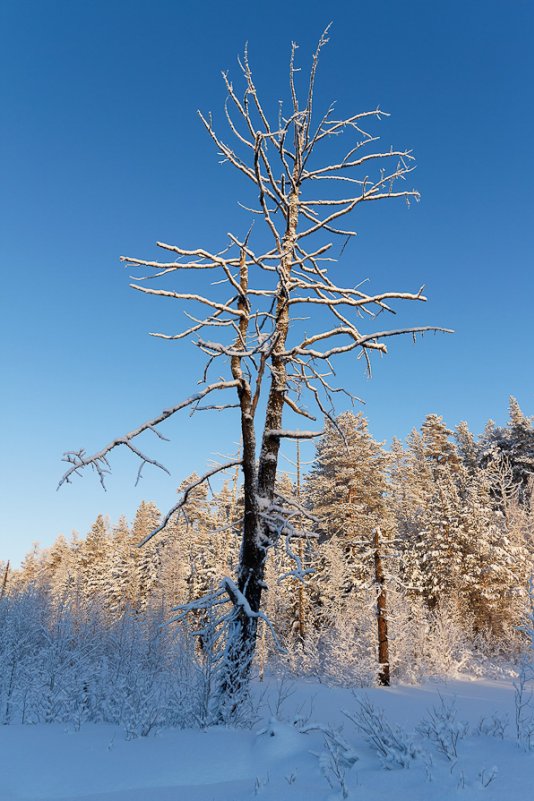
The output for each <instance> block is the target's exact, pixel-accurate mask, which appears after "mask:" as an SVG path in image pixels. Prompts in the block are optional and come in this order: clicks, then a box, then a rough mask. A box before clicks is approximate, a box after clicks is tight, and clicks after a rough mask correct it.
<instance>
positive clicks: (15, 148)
mask: <svg viewBox="0 0 534 801" xmlns="http://www.w3.org/2000/svg"><path fill="white" fill-rule="evenodd" d="M331 19H332V20H333V23H334V24H333V27H332V33H331V41H330V44H329V45H328V47H327V48H326V49H325V51H324V54H323V57H322V61H321V64H320V71H319V79H318V103H319V104H321V103H323V104H325V105H326V104H327V103H329V102H330V101H331V100H332V99H335V100H337V101H338V108H339V109H340V110H343V111H346V112H347V114H349V113H352V112H355V111H361V110H364V109H369V108H375V107H376V106H377V105H380V107H381V108H383V109H384V110H386V111H388V112H390V113H391V115H392V116H391V117H390V118H389V119H388V120H387V122H384V123H382V124H381V127H380V134H381V136H382V141H383V143H384V144H386V145H387V146H389V145H390V144H393V145H395V146H396V147H410V148H413V150H414V153H415V155H416V158H417V165H418V166H417V171H416V173H415V174H414V184H415V185H416V186H417V188H418V189H419V190H420V191H421V193H422V201H421V203H419V204H417V205H416V206H412V207H411V208H410V209H406V207H405V206H404V205H402V204H399V205H395V206H394V205H393V204H386V205H387V206H388V208H385V207H384V204H376V205H377V206H380V208H379V209H378V208H377V209H373V210H372V211H371V212H367V211H366V213H364V214H362V215H361V216H359V217H358V218H355V220H354V225H355V227H356V229H357V230H358V233H359V235H358V238H357V240H356V241H354V242H352V243H351V245H350V247H349V248H347V250H346V251H345V254H344V257H343V261H342V262H341V263H340V265H339V268H338V269H339V270H340V271H341V274H343V275H344V276H350V280H351V281H352V282H353V283H356V282H357V281H358V280H361V279H364V278H369V281H370V283H369V286H371V287H373V288H374V289H377V290H379V289H384V288H385V289H404V290H407V291H410V290H415V289H417V288H418V287H419V286H420V285H421V284H422V283H424V284H426V287H427V293H428V295H429V298H430V301H431V302H430V303H428V304H426V305H424V306H421V307H418V308H415V307H414V306H409V307H405V308H404V309H403V310H402V314H400V315H399V318H400V319H399V322H401V323H402V324H406V325H408V324H411V325H420V324H426V323H430V324H435V325H445V326H448V327H451V328H454V329H455V330H456V334H455V335H454V336H447V337H445V336H442V337H437V336H429V337H426V338H425V339H424V340H423V341H422V342H421V341H420V342H418V344H417V345H415V346H414V345H412V344H411V342H407V341H405V342H400V341H396V342H394V343H392V344H391V347H390V355H389V356H388V357H387V358H386V359H382V360H381V361H380V362H378V363H376V365H375V370H374V377H373V379H372V380H371V381H369V380H368V379H367V378H366V377H365V374H364V371H363V369H360V368H358V367H356V368H355V366H354V363H353V362H351V363H350V364H347V365H346V366H345V365H344V366H343V367H342V368H341V370H340V378H341V380H343V381H344V382H345V383H347V385H348V386H350V388H351V389H352V390H353V391H354V392H355V393H356V394H358V395H360V396H362V397H363V398H364V399H365V401H366V406H365V407H364V412H365V413H366V414H367V416H368V417H369V420H370V428H371V430H372V431H373V433H374V434H375V436H376V437H377V438H378V439H385V440H389V439H390V438H391V436H393V435H398V436H400V437H404V436H406V434H407V433H408V432H409V431H410V429H411V428H412V427H413V426H416V425H420V423H421V422H422V420H423V418H424V416H425V414H427V413H428V412H436V413H438V414H442V415H443V416H444V418H445V420H446V421H447V422H448V424H449V425H450V426H454V425H456V424H457V423H458V422H459V421H460V420H462V419H466V420H467V421H468V423H469V424H470V426H471V428H472V429H473V430H474V431H480V430H481V429H482V427H483V426H484V423H485V422H486V420H487V419H488V418H490V417H491V418H494V419H496V420H497V421H498V422H504V421H505V419H506V408H507V398H508V395H509V394H514V395H516V396H517V398H518V399H519V402H520V404H521V405H522V406H523V409H524V411H525V412H526V413H528V414H534V398H533V389H534V372H533V370H532V364H533V355H534V353H533V351H534V347H533V335H532V312H531V303H532V294H533V290H534V279H533V271H532V254H533V241H532V240H533V236H534V234H533V231H534V226H533V224H532V218H533V211H534V209H533V206H534V203H533V199H532V198H533V190H532V186H533V179H534V162H533V155H532V142H533V140H534V111H533V105H532V85H533V79H534V49H533V48H532V41H533V37H534V6H533V5H532V3H531V2H529V0H524V1H522V0H506V1H505V0H502V1H501V2H492V0H484V1H483V0H470V2H465V0H463V1H462V2H460V1H458V0H452V1H449V2H447V3H442V4H439V5H438V4H435V3H429V2H428V1H427V0H405V2H403V3H399V2H393V0H387V1H381V0H375V2H373V3H363V2H358V1H357V0H352V2H337V3H335V4H333V5H332V4H329V7H328V8H327V4H326V3H318V2H311V1H310V0H307V1H305V0H296V2H292V3H287V2H279V0H274V2H270V3H261V4H260V3H254V2H241V0H239V2H230V3H226V4H221V3H213V2H204V3H198V4H186V3H181V2H177V1H176V2H167V1H165V0H151V1H150V2H149V1H148V0H142V1H138V0H107V1H106V2H99V0H93V2H83V1H82V0H77V2H72V0H70V1H68V2H67V1H65V0H59V1H55V0H35V1H34V2H28V0H16V1H14V0H3V2H2V4H1V5H0V92H1V106H0V117H1V125H0V215H1V220H2V225H1V231H0V266H1V269H2V292H1V304H2V310H1V312H2V313H1V319H0V326H1V328H2V331H1V334H2V336H1V347H2V379H3V380H2V394H1V405H2V414H1V420H2V440H1V441H2V448H1V451H0V486H1V487H2V517H1V519H2V528H1V530H0V559H1V558H4V559H6V558H11V559H13V560H14V561H15V562H17V561H18V560H19V559H20V558H21V557H22V556H23V554H24V553H25V552H26V551H27V550H28V548H29V547H30V545H31V543H32V541H34V540H39V541H40V542H41V543H42V544H43V545H47V544H50V542H51V541H52V540H53V539H54V538H55V536H56V535H57V534H58V533H59V532H63V533H65V534H67V535H68V534H69V533H70V531H71V530H72V529H77V530H78V531H80V533H81V534H84V533H85V532H86V531H87V530H88V528H89V527H90V525H91V522H92V521H93V520H94V518H95V517H96V515H97V514H98V513H99V512H103V513H107V514H109V515H110V517H111V519H112V520H114V519H116V518H117V517H118V516H119V514H121V513H123V512H124V513H125V514H127V515H128V516H129V517H131V516H132V515H133V513H134V511H135V508H136V506H137V505H138V503H139V501H140V500H141V499H142V498H147V499H154V500H156V502H157V503H158V504H159V505H160V508H162V509H165V508H168V507H169V506H170V505H172V503H173V502H174V498H175V488H176V486H177V485H178V483H179V482H180V481H181V479H182V478H183V477H184V475H186V474H188V473H190V472H192V471H193V470H197V471H202V470H203V468H204V466H205V465H206V463H207V462H208V460H209V458H210V456H212V455H213V454H215V453H217V452H221V451H222V452H229V451H231V450H232V449H233V447H234V443H235V442H236V441H237V439H238V432H237V429H235V427H234V426H233V419H232V418H231V417H230V416H228V417H225V418H224V419H223V418H222V416H221V415H218V416H217V415H216V416H215V417H211V418H210V417H209V415H204V416H203V415H201V414H199V415H197V416H196V417H194V418H189V417H187V416H184V417H182V418H180V419H176V420H175V421H174V422H173V423H172V424H169V425H168V426H167V428H166V429H165V433H166V434H168V436H170V437H171V442H170V443H168V444H166V445H165V446H162V447H159V446H158V447H156V451H155V452H156V453H158V454H159V455H160V456H161V457H162V458H164V460H165V462H166V464H167V465H168V466H169V468H170V469H171V472H172V476H171V477H170V478H169V477H167V476H164V475H163V474H160V473H157V472H155V471H149V470H147V471H146V474H145V475H146V477H145V479H144V480H143V482H142V483H141V486H140V487H137V488H134V486H133V485H134V479H135V474H136V465H135V464H134V462H133V461H132V460H131V459H130V458H128V457H127V456H125V455H120V454H117V457H116V458H115V460H114V462H113V467H114V473H113V476H112V477H111V478H110V480H109V483H108V492H107V493H103V491H102V490H101V488H100V486H99V484H98V481H97V480H96V477H94V476H92V475H89V474H87V475H85V476H84V477H83V479H80V480H78V481H76V482H75V483H74V484H73V485H72V486H68V487H65V488H63V489H62V490H61V491H60V492H59V493H56V489H55V488H56V485H57V482H58V479H59V477H60V475H61V473H62V464H61V462H60V457H61V454H62V452H63V451H64V450H67V449H70V448H78V447H81V446H84V447H86V448H87V449H88V450H89V451H92V450H95V449H97V448H98V447H100V446H101V445H102V444H104V443H105V442H107V441H108V440H109V439H111V438H112V437H113V436H115V435H116V434H119V433H122V432H123V431H126V430H129V429H130V428H131V427H133V426H134V425H135V424H136V423H138V422H140V421H142V420H144V419H146V418H147V417H149V416H152V415H153V414H155V413H157V412H158V411H159V410H160V409H162V408H164V407H166V406H168V405H170V404H172V403H174V402H176V401H177V400H179V399H180V398H182V397H184V396H185V395H187V394H189V392H190V391H191V389H192V387H193V386H194V384H195V380H196V378H195V376H196V375H197V373H196V370H197V366H198V356H199V353H198V351H197V350H196V349H194V348H192V347H191V346H189V347H188V346H187V345H181V346H179V345H176V344H174V345H173V344H167V343H164V342H161V341H158V340H154V339H152V338H150V337H148V336H147V332H148V331H150V330H154V329H156V330H157V329H161V328H163V327H164V326H165V325H166V326H167V328H172V327H174V326H175V325H176V320H177V315H178V308H177V307H171V306H169V304H164V303H163V302H158V301H157V300H156V299H152V298H147V297H144V296H141V295H138V294H136V293H134V292H132V291H131V290H130V289H128V273H127V271H125V269H124V267H122V266H121V265H120V263H119V261H118V257H119V255H121V254H128V255H140V256H145V257H155V256H156V250H155V248H154V245H153V243H154V242H155V241H156V240H158V239H159V240H164V241H169V242H174V243H179V244H181V245H184V246H191V247H194V246H200V245H204V246H207V247H213V248H218V247H220V246H221V245H222V244H223V243H224V242H225V234H226V231H228V230H230V229H232V230H234V231H235V232H236V233H242V232H243V231H245V230H246V228H248V219H247V217H246V215H245V214H244V212H242V211H240V209H239V208H238V206H237V201H238V200H239V199H241V198H242V197H243V196H244V190H245V187H243V186H242V184H241V181H240V179H239V177H237V176H235V175H233V174H232V173H231V172H230V171H229V170H228V168H225V167H221V166H220V165H219V164H218V159H217V155H216V153H215V151H214V149H213V148H212V146H211V144H210V141H209V140H208V138H207V136H206V134H205V132H204V131H203V129H202V127H201V125H200V123H199V121H198V119H197V117H196V110H197V108H199V107H200V108H202V109H203V110H205V111H210V110H212V111H213V112H214V115H215V119H219V120H221V121H222V107H223V102H224V97H225V91H224V87H223V85H222V81H221V79H220V71H221V70H222V69H226V68H229V69H230V71H231V73H232V74H233V75H234V76H235V77H236V79H237V75H238V70H237V65H236V56H237V55H238V54H239V53H240V52H241V51H242V49H243V44H244V42H245V41H248V42H249V51H250V57H251V62H252V65H253V67H254V69H255V75H256V83H257V85H258V87H259V89H260V91H261V92H262V94H263V95H264V96H265V97H267V98H271V99H272V100H273V101H276V100H278V98H279V97H282V96H286V77H287V61H288V54H289V47H290V43H291V40H292V39H295V40H296V41H298V42H299V44H300V49H299V59H300V60H301V63H302V65H303V66H307V65H308V64H309V56H310V53H311V51H312V49H313V48H314V47H315V44H316V41H317V39H318V37H319V35H320V32H321V31H322V29H323V28H324V27H325V25H326V24H327V23H328V22H329V21H330V20H331ZM340 410H341V409H340Z"/></svg>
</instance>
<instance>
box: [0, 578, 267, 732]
mask: <svg viewBox="0 0 534 801" xmlns="http://www.w3.org/2000/svg"><path fill="white" fill-rule="evenodd" d="M213 663H214V655H213V644H211V643H209V642H208V640H207V639H206V638H204V640H203V647H202V649H199V648H198V645H197V644H196V642H195V640H194V638H193V637H192V636H191V635H189V634H188V632H187V629H186V628H185V627H184V626H168V625H166V617H165V615H164V613H163V611H162V610H156V609H152V610H146V611H145V612H143V613H142V614H138V613H136V612H134V611H133V610H126V611H125V612H124V614H123V615H122V616H121V617H114V618H112V619H109V618H108V617H106V614H105V611H104V610H103V609H102V607H101V606H99V605H98V603H97V602H95V603H93V604H92V605H90V606H85V607H84V610H83V614H80V613H78V611H77V610H75V609H73V608H72V604H69V603H64V604H57V603H54V604H52V603H51V602H50V599H49V598H48V597H47V595H46V594H45V593H43V592H37V591H34V590H32V589H29V590H27V591H24V592H20V593H14V594H12V595H9V596H5V597H4V598H2V599H1V600H0V721H1V722H2V723H51V722H62V723H72V724H74V725H75V726H80V725H81V724H83V723H85V722H92V723H99V722H107V723H115V724H118V725H121V726H123V727H124V729H125V731H126V733H127V735H128V736H129V737H138V736H146V735H148V734H150V733H151V732H152V731H154V729H157V728H159V727H163V726H178V727H189V726H195V727H196V726H205V725H208V724H209V723H210V722H211V720H210V710H211V705H212V701H213V698H212V696H213ZM247 716H248V717H247ZM238 717H239V720H238V722H241V723H244V722H246V721H245V718H247V720H248V719H249V718H250V719H251V720H252V719H253V717H252V713H251V711H250V709H249V707H247V706H246V705H244V706H243V707H242V708H241V709H240V712H239V716H238Z"/></svg>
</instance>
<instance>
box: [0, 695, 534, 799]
mask: <svg viewBox="0 0 534 801" xmlns="http://www.w3.org/2000/svg"><path fill="white" fill-rule="evenodd" d="M255 693H256V695H257V698H258V704H259V706H258V720H257V722H256V723H255V724H254V725H253V727H252V728H250V729H231V728H223V727H213V728H210V729H208V730H205V731H199V730H176V729H165V730H161V731H159V732H157V733H156V734H154V735H151V736H149V737H144V738H137V739H132V740H128V739H126V737H125V734H124V731H123V730H121V729H120V728H119V727H116V726H111V725H108V724H84V725H82V726H81V728H80V729H79V730H75V729H74V728H73V727H72V726H68V725H64V724H63V725H61V724H49V725H46V724H38V725H34V726H30V725H25V726H22V725H10V726H3V727H1V728H0V801H45V799H46V801H60V799H61V801H67V800H68V799H72V801H79V800H80V801H244V800H245V799H254V798H260V799H264V801H286V799H287V801H305V800H306V801H338V800H339V799H342V798H343V797H346V798H349V799H355V801H357V799H365V801H384V799H386V798H387V799H391V800H392V801H430V799H432V801H448V800H449V799H459V801H474V800H475V799H477V800H478V799H484V801H516V799H517V801H528V799H530V798H533V797H534V791H533V788H532V775H533V769H534V752H528V751H525V749H524V748H520V747H519V746H518V744H517V742H516V739H515V728H514V714H515V707H514V691H513V686H512V685H511V684H510V683H508V682H504V681H488V680H484V681H482V680H475V681H469V680H468V679H466V680H461V681H460V680H455V681H449V682H433V683H427V684H425V685H422V686H418V687H413V686H406V685H404V686H396V687H392V688H389V689H378V688H376V689H367V690H361V691H360V690H358V691H356V697H355V695H354V694H353V692H352V691H351V690H349V689H345V688H340V687H326V686H324V685H321V684H313V683H310V682H304V681H298V682H295V683H290V682H282V683H280V682H277V681H275V680H274V679H271V680H269V681H267V682H266V683H265V684H264V685H256V686H255ZM358 699H360V701H362V702H363V703H364V704H366V702H368V705H367V706H368V708H370V709H372V710H373V711H374V712H380V711H381V710H383V713H384V718H383V719H384V720H385V721H386V727H389V730H390V731H392V732H394V733H396V734H397V735H399V742H400V743H401V745H400V749H401V750H402V749H403V748H404V747H406V749H407V750H406V753H407V754H408V756H407V757H406V754H404V756H403V755H402V754H401V759H400V762H402V761H403V759H404V760H405V762H406V764H407V765H408V767H399V759H398V756H399V754H398V749H397V750H396V748H395V747H394V746H391V749H390V750H391V753H390V754H389V755H388V757H387V758H384V756H383V755H382V756H381V755H380V754H379V753H378V750H377V748H376V746H375V745H373V744H370V743H369V742H368V741H367V740H366V739H365V737H364V736H363V734H362V732H361V731H360V730H359V729H358V728H357V726H355V725H354V723H353V722H351V721H350V720H349V719H348V718H347V717H346V716H345V715H344V714H343V710H346V711H347V713H349V715H351V717H354V716H355V714H356V713H357V710H358V709H359V703H358ZM451 704H452V706H451ZM440 708H441V709H443V708H446V709H448V710H449V711H450V710H451V709H453V712H452V713H451V714H452V717H451V719H450V720H449V723H448V724H446V725H445V724H443V721H441V723H440V722H439V721H438V724H439V725H438V726H437V728H436V727H434V728H435V731H437V732H438V735H440V733H441V735H443V737H444V738H445V740H446V741H447V737H450V734H451V731H452V734H453V735H454V733H455V732H458V731H459V732H460V734H459V736H458V739H457V741H456V743H455V746H454V747H455V749H456V756H452V757H451V755H450V754H449V756H447V755H446V754H445V753H444V752H443V751H442V750H440V747H439V745H438V744H437V743H436V740H435V736H432V735H429V734H428V728H427V734H426V735H425V733H424V731H422V729H424V726H423V727H421V726H420V724H421V721H422V720H424V721H426V725H427V727H428V722H429V710H432V709H437V710H439V709H440ZM454 709H455V712H454ZM481 719H484V722H483V723H482V725H481V723H480V721H481ZM506 722H507V724H508V725H507V726H506V727H505V729H504V732H503V731H502V726H503V724H504V723H506ZM464 724H466V725H464ZM440 726H441V729H440ZM396 727H400V730H399V729H396ZM306 729H307V730H308V731H307V732H306V733H302V732H303V730H306ZM386 739H387V738H386Z"/></svg>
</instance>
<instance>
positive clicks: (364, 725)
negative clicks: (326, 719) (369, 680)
mask: <svg viewBox="0 0 534 801" xmlns="http://www.w3.org/2000/svg"><path fill="white" fill-rule="evenodd" d="M356 704H357V706H356V710H355V711H354V712H347V711H345V710H344V711H343V714H344V715H345V717H347V718H348V719H349V720H350V721H352V723H354V725H355V726H356V728H357V729H358V730H359V731H360V732H361V733H362V734H363V736H364V737H365V739H366V740H367V742H368V744H369V745H370V746H371V747H372V748H374V750H375V751H376V753H377V754H378V755H379V756H380V758H381V760H382V764H383V766H384V767H385V768H386V769H387V770H393V769H395V768H409V767H410V766H411V765H413V763H414V761H415V760H416V759H418V758H420V757H421V756H422V753H421V751H420V749H419V748H417V746H416V745H415V744H414V742H413V741H412V739H411V737H409V735H408V733H407V732H406V731H404V729H401V728H400V726H395V725H394V724H391V723H389V722H388V721H387V720H386V719H385V718H384V713H383V712H382V711H381V710H378V709H376V708H375V707H374V706H373V704H372V703H371V701H370V700H369V699H368V698H365V697H364V698H358V697H356Z"/></svg>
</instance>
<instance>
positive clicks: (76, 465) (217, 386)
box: [57, 381, 239, 489]
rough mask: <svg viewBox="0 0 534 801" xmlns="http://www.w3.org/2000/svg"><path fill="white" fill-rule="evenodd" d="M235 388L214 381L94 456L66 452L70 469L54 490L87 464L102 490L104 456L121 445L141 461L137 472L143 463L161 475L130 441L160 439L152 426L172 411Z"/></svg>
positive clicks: (232, 384) (230, 383) (231, 383)
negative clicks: (145, 437) (146, 433)
mask: <svg viewBox="0 0 534 801" xmlns="http://www.w3.org/2000/svg"><path fill="white" fill-rule="evenodd" d="M237 386H239V382H238V381H218V382H216V383H214V384H210V385H209V386H207V387H205V388H204V389H203V390H201V391H200V392H196V393H195V394H194V395H191V396H190V397H189V398H186V400H184V401H181V403H178V404H177V405H176V406H172V407H170V408H169V409H164V410H163V411H162V412H161V414H159V415H158V416H157V417H154V418H153V419H152V420H147V421H146V422H145V423H141V425H140V426H137V428H134V429H133V430H132V431H129V432H128V433H127V434H124V435H123V436H122V437H117V438H116V439H114V440H112V441H111V442H110V443H109V444H108V445H106V446H105V447H104V448H102V449H101V450H100V451H98V452H97V453H94V454H93V455H92V456H86V455H85V450H84V449H83V448H81V449H80V450H79V451H66V453H65V454H64V455H63V461H64V462H67V463H69V464H70V465H71V467H69V469H68V470H67V471H66V472H65V473H64V475H63V477H62V478H61V480H60V482H59V484H58V486H57V489H59V488H60V487H61V486H62V484H70V483H71V477H72V475H73V474H76V475H80V470H82V469H83V468H85V467H88V466H89V465H91V467H92V468H93V470H96V472H97V473H98V477H99V479H100V483H101V484H102V487H103V488H104V489H106V486H105V476H106V475H108V474H109V472H110V469H109V462H108V458H107V457H108V454H109V453H110V452H111V451H112V450H113V449H114V448H117V447H118V446H119V445H125V446H126V447H127V448H129V449H130V450H131V451H132V452H133V453H135V455H136V456H138V457H139V458H140V459H141V462H142V464H141V467H140V470H141V469H142V467H143V465H144V464H145V463H147V464H152V465H154V466H155V467H159V468H160V470H163V471H164V472H165V473H169V471H168V470H167V468H166V467H164V465H162V464H160V463H159V462H158V461H156V459H152V458H151V457H149V456H147V455H146V454H144V453H143V452H142V451H140V450H139V449H138V448H137V447H135V446H134V445H132V440H133V439H135V438H136V437H138V436H139V435H140V434H142V433H143V432H144V431H154V433H156V434H157V435H158V436H161V435H160V433H159V432H158V431H157V430H156V426H158V425H159V424H160V423H162V422H163V421H164V420H167V419H168V418H169V417H172V415H174V414H176V412H179V411H180V410H181V409H185V408H187V407H188V406H191V405H193V404H194V403H197V402H198V401H200V400H202V398H204V397H205V396H206V395H208V394H209V393H210V392H214V391H215V390H222V389H231V388H233V387H237ZM169 475H170V474H169ZM138 479H139V473H138Z"/></svg>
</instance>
